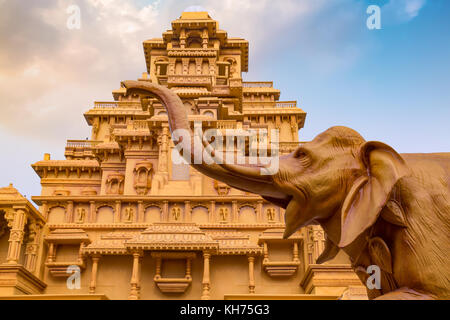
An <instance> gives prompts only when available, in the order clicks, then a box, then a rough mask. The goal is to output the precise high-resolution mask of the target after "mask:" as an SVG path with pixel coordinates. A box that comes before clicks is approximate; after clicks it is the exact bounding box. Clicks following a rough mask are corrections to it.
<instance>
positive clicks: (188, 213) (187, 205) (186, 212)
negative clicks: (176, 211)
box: [184, 201, 192, 222]
mask: <svg viewBox="0 0 450 320" xmlns="http://www.w3.org/2000/svg"><path fill="white" fill-rule="evenodd" d="M191 213H192V212H191V202H190V201H185V202H184V217H185V221H186V222H191V221H192V216H191Z"/></svg>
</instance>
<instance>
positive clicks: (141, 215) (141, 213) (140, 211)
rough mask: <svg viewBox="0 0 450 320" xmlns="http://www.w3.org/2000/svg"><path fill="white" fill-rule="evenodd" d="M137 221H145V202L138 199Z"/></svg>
mask: <svg viewBox="0 0 450 320" xmlns="http://www.w3.org/2000/svg"><path fill="white" fill-rule="evenodd" d="M137 222H141V223H142V222H144V203H143V202H142V201H138V212H137Z"/></svg>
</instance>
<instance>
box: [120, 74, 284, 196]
mask: <svg viewBox="0 0 450 320" xmlns="http://www.w3.org/2000/svg"><path fill="white" fill-rule="evenodd" d="M122 85H123V86H124V87H125V88H126V89H127V93H129V94H139V95H141V96H155V97H156V98H158V99H159V100H161V102H162V104H163V105H164V107H165V108H166V109H167V115H168V118H169V119H168V120H169V126H170V130H171V132H172V134H173V132H174V131H175V130H178V129H182V130H186V131H187V132H189V134H190V137H191V144H192V147H191V148H190V150H191V151H190V154H183V157H184V158H185V159H186V160H187V161H188V163H190V164H191V166H192V167H194V168H195V169H197V170H198V171H199V172H201V173H203V174H205V175H207V176H208V177H210V178H213V179H216V180H220V181H223V182H225V183H226V184H228V185H230V186H231V187H233V188H236V189H239V190H243V191H246V192H251V193H256V194H260V195H262V196H267V197H271V198H278V199H280V198H281V199H284V198H285V197H286V195H285V194H283V193H282V192H280V191H278V190H277V189H276V188H275V187H274V185H273V179H271V177H269V176H262V175H260V174H259V175H258V174H257V171H256V170H257V169H258V168H257V167H251V166H239V165H229V164H227V165H219V164H217V163H211V164H208V163H206V162H205V161H204V160H203V159H202V162H201V163H200V164H193V161H192V159H194V154H195V150H194V148H195V147H196V146H199V145H200V146H202V150H201V153H200V154H203V148H205V146H204V144H205V142H203V139H201V140H202V141H201V143H197V144H194V139H198V137H194V134H193V132H192V130H191V126H190V124H189V120H188V115H187V111H186V109H185V106H184V105H183V103H182V101H181V99H180V98H179V97H178V95H177V94H176V93H174V92H173V91H171V90H170V89H168V88H166V87H163V86H160V85H157V84H154V83H150V82H144V81H131V80H129V81H123V82H122ZM180 141H181V140H179V141H174V143H175V144H177V143H179V142H180ZM197 151H198V150H197Z"/></svg>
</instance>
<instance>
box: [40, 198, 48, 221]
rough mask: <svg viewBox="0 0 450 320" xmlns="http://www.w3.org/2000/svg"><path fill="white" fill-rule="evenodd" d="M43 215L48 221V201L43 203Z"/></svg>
mask: <svg viewBox="0 0 450 320" xmlns="http://www.w3.org/2000/svg"><path fill="white" fill-rule="evenodd" d="M41 210H42V212H41V213H42V215H43V216H44V218H45V219H48V204H47V201H42V207H41Z"/></svg>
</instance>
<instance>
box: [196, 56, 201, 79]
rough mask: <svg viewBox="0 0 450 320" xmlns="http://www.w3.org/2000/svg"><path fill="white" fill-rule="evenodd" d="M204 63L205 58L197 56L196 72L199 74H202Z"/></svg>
mask: <svg viewBox="0 0 450 320" xmlns="http://www.w3.org/2000/svg"><path fill="white" fill-rule="evenodd" d="M202 63H203V58H195V67H196V68H195V73H196V74H198V75H201V74H202Z"/></svg>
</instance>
